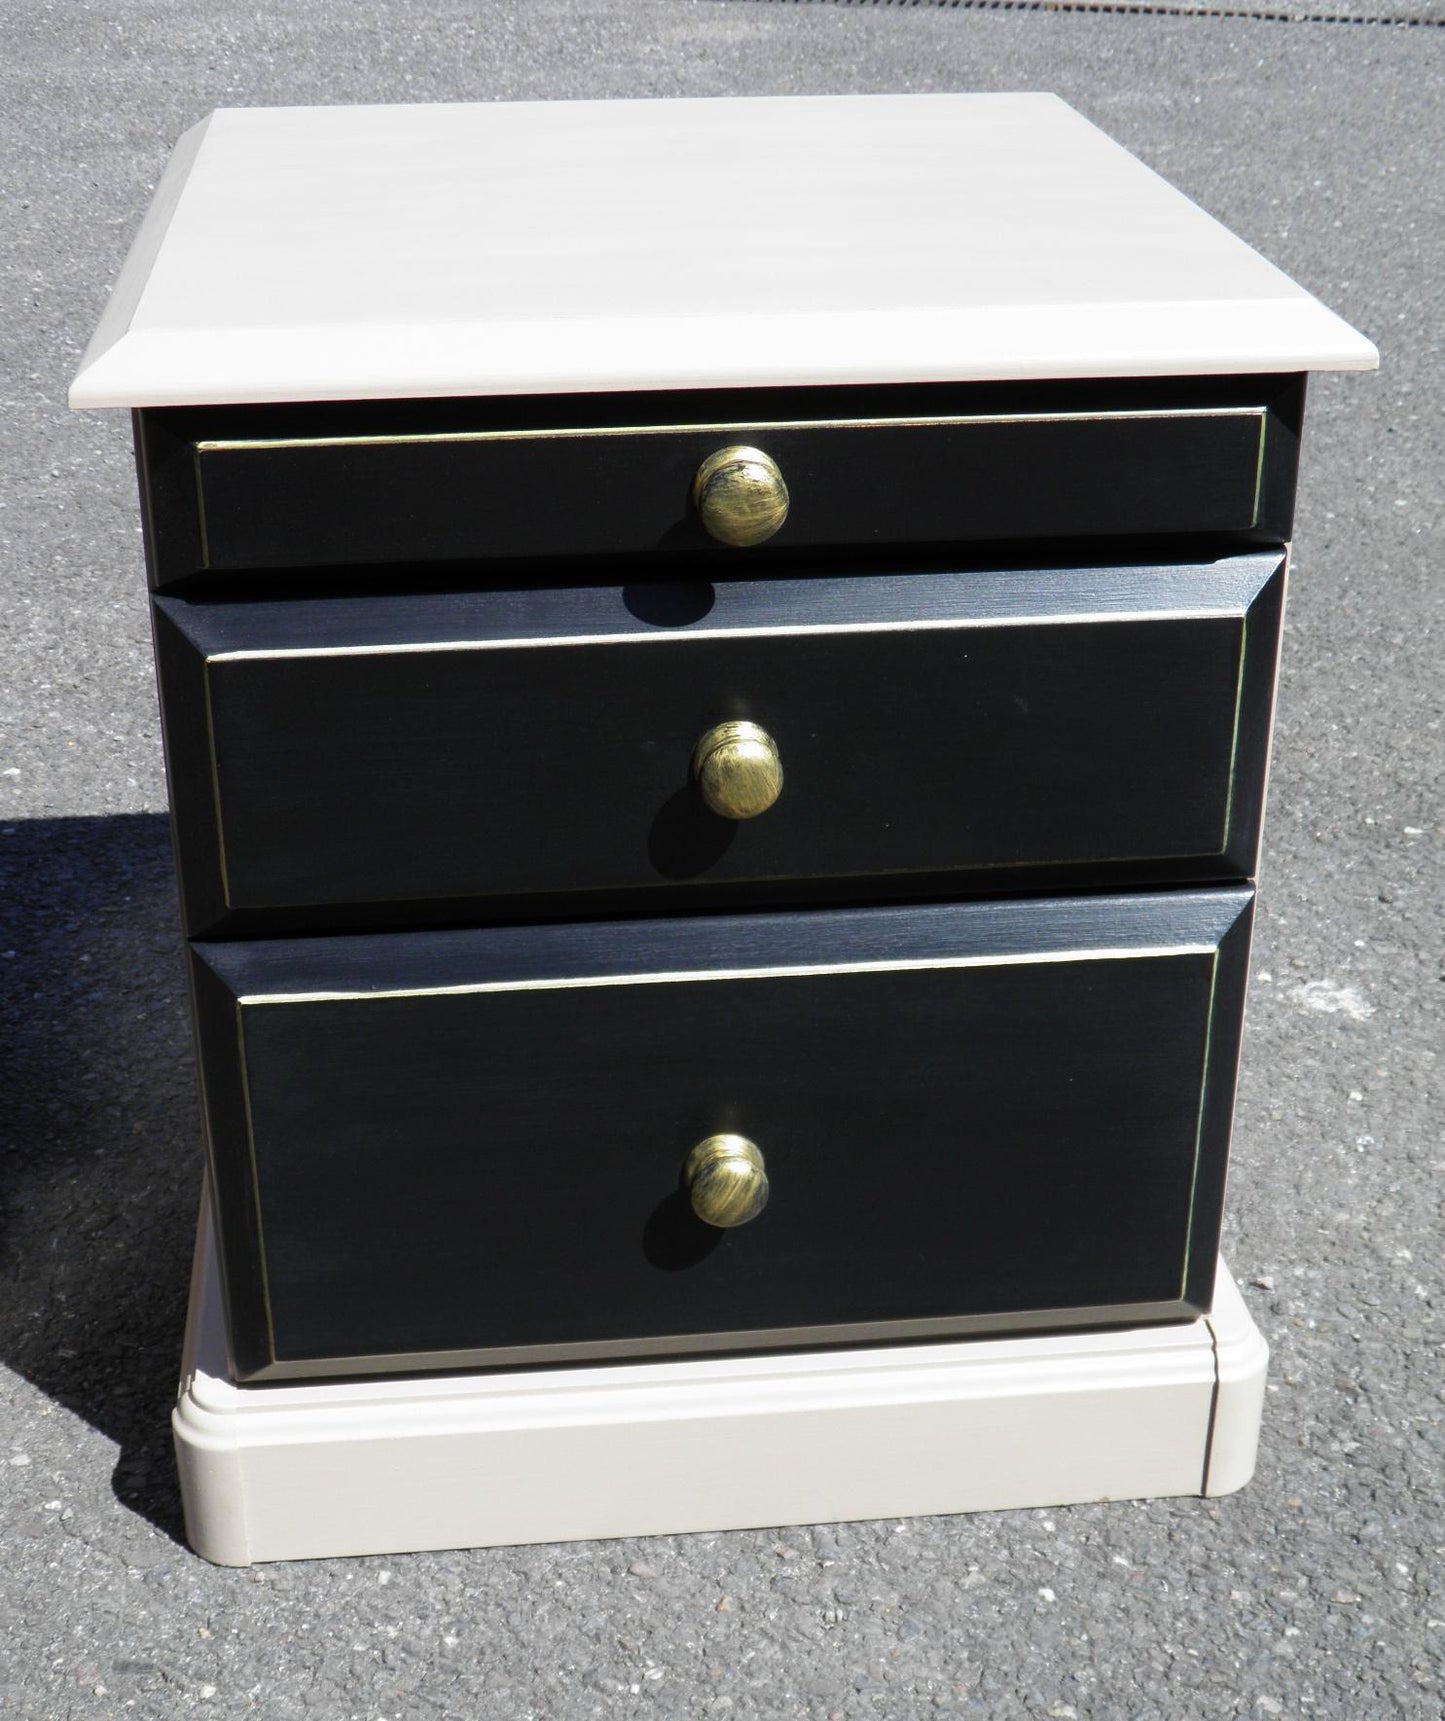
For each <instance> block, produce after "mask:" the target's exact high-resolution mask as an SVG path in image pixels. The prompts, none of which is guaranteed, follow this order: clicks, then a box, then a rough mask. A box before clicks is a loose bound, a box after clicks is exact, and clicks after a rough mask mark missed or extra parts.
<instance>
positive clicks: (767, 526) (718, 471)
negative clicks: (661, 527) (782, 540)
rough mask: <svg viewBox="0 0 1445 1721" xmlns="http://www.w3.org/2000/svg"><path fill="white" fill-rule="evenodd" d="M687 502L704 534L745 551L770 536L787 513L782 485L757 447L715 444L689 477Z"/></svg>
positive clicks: (773, 463) (774, 465)
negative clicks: (697, 517)
mask: <svg viewBox="0 0 1445 1721" xmlns="http://www.w3.org/2000/svg"><path fill="white" fill-rule="evenodd" d="M692 500H693V505H694V507H695V508H696V509H697V511H698V514H699V515H700V516H701V518H702V523H703V526H704V527H705V528H706V530H707V532H708V534H709V536H711V537H714V538H716V539H717V541H718V542H719V543H720V544H732V545H734V546H735V547H736V548H738V549H746V548H747V546H748V545H749V544H761V543H762V542H763V541H764V540H765V539H767V538H771V537H772V535H773V533H774V532H776V531H777V530H778V528H779V527H780V526H781V525H782V523H783V521H784V520H786V519H787V517H788V487H787V485H786V484H784V482H783V475H782V473H781V472H779V470H778V466H777V462H776V461H775V460H772V459H770V458H769V457H768V456H767V455H766V454H764V453H763V451H762V449H761V448H741V447H738V448H720V449H718V451H717V453H716V454H709V455H708V457H707V459H706V460H704V461H703V463H702V465H701V466H699V467H698V469H697V476H696V478H694V479H693V481H692Z"/></svg>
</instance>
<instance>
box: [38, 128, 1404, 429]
mask: <svg viewBox="0 0 1445 1721" xmlns="http://www.w3.org/2000/svg"><path fill="white" fill-rule="evenodd" d="M1377 362H1378V361H1377V356H1376V353H1375V350H1374V348H1373V347H1372V346H1371V345H1370V343H1369V342H1368V341H1367V340H1366V339H1365V338H1364V337H1363V336H1361V335H1359V334H1356V333H1355V332H1354V331H1353V330H1352V329H1351V328H1349V327H1348V325H1347V324H1345V323H1343V322H1342V321H1341V320H1340V319H1339V318H1338V317H1336V316H1335V315H1334V314H1333V313H1332V312H1330V311H1328V310H1326V309H1325V307H1324V306H1323V305H1321V304H1320V303H1319V301H1318V300H1316V299H1314V298H1312V297H1311V296H1310V295H1309V294H1308V293H1306V292H1305V291H1304V290H1303V289H1302V288H1300V287H1297V286H1295V285H1294V283H1293V282H1291V281H1290V280H1289V279H1288V278H1287V277H1286V276H1284V275H1282V274H1281V273H1280V272H1279V271H1278V270H1277V269H1275V268H1274V267H1273V266H1272V265H1271V264H1269V263H1267V262H1265V261H1264V259H1263V258H1262V257H1260V256H1259V255H1258V254H1257V253H1256V252H1254V251H1252V250H1251V249H1250V248H1249V247H1248V246H1247V245H1245V244H1244V243H1243V242H1242V241H1240V240H1238V239H1236V238H1234V237H1233V236H1232V235H1231V234H1230V233H1229V232H1228V231H1227V230H1226V229H1225V228H1223V227H1221V226H1220V225H1219V224H1218V222H1216V221H1214V220H1213V219H1212V218H1211V217H1210V216H1208V215H1206V214H1204V212H1203V211H1202V210H1200V209H1199V208H1197V207H1196V206H1195V205H1194V204H1193V203H1191V202H1190V201H1189V200H1188V199H1187V198H1186V197H1184V196H1182V195H1181V194H1180V193H1179V192H1177V191H1175V190H1173V189H1172V188H1171V187H1170V186H1168V185H1166V184H1165V182H1164V181H1163V180H1161V179H1159V178H1158V177H1157V176H1156V175H1155V174H1153V173H1152V172H1150V170H1149V169H1148V168H1146V167H1144V166H1143V165H1142V164H1141V163H1140V162H1138V161H1136V160H1135V159H1134V158H1133V157H1132V156H1131V155H1129V154H1128V153H1127V151H1125V150H1124V149H1122V148H1121V147H1120V146H1119V145H1117V144H1115V143H1113V142H1111V141H1110V139H1109V138H1107V137H1106V136H1105V135H1104V134H1103V133H1102V132H1100V131H1098V130H1097V129H1096V128H1095V127H1094V126H1092V125H1090V124H1089V123H1088V121H1086V120H1084V119H1083V118H1082V117H1081V116H1080V115H1078V114H1076V113H1075V112H1074V111H1073V110H1072V109H1071V108H1069V107H1067V106H1065V104H1064V103H1063V102H1061V101H1059V100H1058V99H1057V97H1054V96H1049V95H975V96H953V95H926V96H812V97H783V98H766V97H764V98H758V97H740V98H732V97H729V98H724V99H701V100H686V101H627V102H520V103H487V104H471V105H458V106H415V107H369V108H368V107H333V108H275V109H241V108H223V109H221V110H220V111H218V112H216V113H214V114H212V115H211V117H210V118H209V119H207V120H205V121H203V122H202V123H201V124H200V125H198V126H196V127H194V128H193V129H192V130H191V131H189V132H187V133H186V135H185V136H184V137H183V138H182V139H181V141H180V143H179V144H178V146H177V148H176V151H175V154H174V156H173V157H172V159H171V163H170V165H169V167H168V168H167V170H166V173H165V176H164V178H163V179H162V181H161V184H160V186H159V187H158V189H157V192H156V196H155V201H154V204H153V206H152V208H151V211H150V214H149V215H148V216H147V218H146V221H145V223H144V225H143V226H142V228H141V231H140V233H139V235H138V236H137V238H136V241H135V244H134V246H133V247H132V249H131V253H130V256H129V258H128V259H127V261H126V264H125V267H124V269H123V270H122V272H121V276H120V279H119V281H118V283H117V285H116V288H115V291H114V293H113V295H112V297H111V301H110V304H109V306H108V308H107V310H106V312H105V315H104V317H103V318H102V320H101V323H100V327H99V328H98V329H97V331H96V334H95V337H94V339H93V340H92V342H91V344H90V347H89V349H88V351H87V352H86V354H85V358H84V360H83V361H82V363H81V367H80V374H79V375H78V376H77V378H76V380H75V383H74V386H73V387H72V389H71V394H70V399H71V404H72V405H73V406H77V407H92V406H167V405H188V404H202V403H208V402H212V403H213V402H221V401H280V400H323V399H325V400H361V399H387V398H398V397H415V396H422V395H471V394H510V393H555V392H567V391H573V390H576V391H594V390H608V389H619V390H621V389H659V388H712V387H727V386H745V387H752V386H762V385H773V384H790V383H800V384H814V383H845V382H909V381H911V382H927V381H970V380H1004V379H1014V378H1025V377H1043V378H1047V377H1115V376H1163V375H1180V374H1197V375H1210V374H1213V375H1218V374H1224V373H1230V372H1242V371H1274V370H1279V371H1300V370H1367V369H1371V368H1373V366H1374V365H1375V364H1376V363H1377Z"/></svg>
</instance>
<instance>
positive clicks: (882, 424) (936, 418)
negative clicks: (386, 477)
mask: <svg viewBox="0 0 1445 1721" xmlns="http://www.w3.org/2000/svg"><path fill="white" fill-rule="evenodd" d="M1268 413H1269V409H1268V407H1264V406H1184V407H1177V408H1169V407H1140V408H1124V407H1121V408H1117V409H1114V410H1110V411H1102V412H976V413H938V414H921V415H917V416H913V417H907V416H904V417H890V416H887V415H884V416H881V417H865V418H778V419H749V420H731V421H723V422H719V423H711V422H704V423H700V424H692V423H682V424H617V425H601V426H598V425H557V426H554V427H551V428H548V429H541V430H442V431H410V432H399V433H396V434H392V435H378V436H275V437H238V438H220V437H218V438H211V439H202V440H198V441H197V442H195V443H193V444H192V446H193V448H194V450H195V454H196V457H197V460H198V461H199V458H200V456H201V455H203V454H245V453H250V452H261V451H270V452H274V451H277V450H280V449H285V448H295V449H306V448H404V447H418V446H426V445H429V444H433V443H473V442H476V443H486V442H559V441H585V440H588V439H595V438H601V437H611V436H692V435H697V436H733V435H743V434H747V433H749V432H754V431H760V430H949V429H952V428H954V427H955V426H958V427H962V426H964V425H985V424H1106V423H1114V422H1117V421H1120V420H1124V419H1150V418H1166V419H1174V418H1257V419H1258V420H1259V421H1260V445H1261V448H1263V442H1264V436H1263V431H1264V421H1265V419H1266V418H1267V417H1268Z"/></svg>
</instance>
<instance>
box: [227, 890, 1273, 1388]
mask: <svg viewBox="0 0 1445 1721" xmlns="http://www.w3.org/2000/svg"><path fill="white" fill-rule="evenodd" d="M1251 901H1252V898H1251V893H1250V892H1249V891H1248V890H1247V889H1244V888H1233V889H1227V890H1219V891H1212V892H1191V893H1178V894H1171V895H1160V896H1133V897H1100V898H1093V899H1087V900H1082V899H1081V900H1077V901H1069V900H1050V901H1033V902H1029V903H1022V904H1010V905H1005V904H971V905H964V906H957V905H949V906H934V907H924V908H918V907H907V908H894V909H876V910H872V911H867V912H863V911H847V910H839V911H834V912H832V913H815V914H796V915H794V914H787V915H771V916H764V917H760V918H757V919H750V918H748V917H727V916H721V917H709V918H707V919H703V920H695V921H690V920H671V921H650V922H630V923H611V924H610V925H601V926H596V925H594V926H591V927H568V926H556V927H544V928H528V929H522V928H502V929H492V930H490V931H477V932H466V933H424V934H413V935H397V936H392V937H389V938H373V937H363V938H338V939H324V940H322V939H314V940H294V941H282V942H269V943H258V944H231V945H209V946H207V945H202V946H199V947H197V949H196V963H195V971H196V995H197V1005H198V1016H199V1027H200V1045H201V1051H202V1057H203V1066H204V1073H205V1091H206V1097H207V1105H208V1111H209V1133H210V1140H211V1146H212V1154H213V1179H214V1187H215V1190H216V1192H217V1197H218V1207H219V1218H220V1229H221V1235H222V1238H223V1243H224V1253H225V1270H226V1275H227V1284H228V1293H229V1299H230V1311H231V1318H232V1323H233V1329H234V1340H235V1347H236V1359H237V1363H238V1366H239V1368H240V1369H241V1371H242V1373H243V1374H245V1375H248V1376H252V1375H266V1374H292V1375H304V1374H308V1373H325V1372H337V1371H341V1370H347V1371H367V1370H373V1369H405V1368H421V1367H436V1366H452V1365H457V1366H461V1365H463V1364H482V1365H486V1364H491V1363H508V1364H516V1363H519V1362H527V1361H566V1360H577V1359H582V1358H586V1357H601V1356H629V1355H633V1356H637V1355H646V1354H657V1353H659V1352H661V1353H680V1352H686V1351H690V1350H693V1351H696V1350H718V1349H733V1348H753V1347H756V1346H759V1345H784V1344H805V1343H806V1344H816V1343H828V1342H834V1341H843V1340H848V1339H853V1340H856V1339H859V1338H872V1339H877V1340H886V1339H898V1338H907V1337H924V1336H932V1337H941V1336H947V1335H950V1334H953V1335H957V1334H964V1333H969V1332H977V1331H1007V1330H1011V1329H1018V1330H1028V1329H1030V1328H1035V1329H1037V1328H1039V1327H1067V1326H1071V1325H1085V1324H1099V1323H1108V1322H1113V1321H1119V1320H1124V1319H1128V1320H1131V1321H1133V1320H1141V1319H1167V1318H1184V1317H1188V1316H1191V1315H1192V1314H1194V1313H1197V1312H1198V1311H1199V1310H1200V1309H1202V1308H1207V1306H1208V1299H1209V1296H1210V1294H1211V1287H1212V1283H1213V1265H1214V1256H1215V1251H1216V1248H1217V1242H1218V1229H1219V1204H1220V1197H1221V1192H1222V1186H1223V1178H1224V1169H1225V1159H1226V1154H1227V1144H1228V1132H1229V1116H1230V1105H1231V1099H1232V1090H1233V1082H1234V1061H1235V1055H1236V1047H1237V1044H1238V1028H1239V1021H1240V1011H1241V1003H1242V994H1243V987H1244V979H1245V966H1246V959H1247V945H1248V923H1249V914H1250V906H1251ZM720 1130H730V1131H737V1132H740V1133H743V1134H745V1135H747V1136H749V1137H750V1138H751V1139H753V1140H754V1141H755V1142H756V1143H757V1144H758V1145H759V1146H760V1147H761V1149H762V1151H763V1153H764V1155H765V1157H766V1161H767V1167H768V1172H769V1176H770V1180H771V1185H772V1194H771V1199H770V1201H769V1203H768V1205H767V1207H766V1208H765V1210H764V1211H763V1212H762V1214H761V1215H760V1216H759V1217H758V1218H756V1219H754V1220H753V1221H752V1222H751V1223H748V1224H746V1225H743V1226H741V1227H739V1228H738V1229H736V1230H732V1231H727V1232H723V1231H718V1230H715V1229H713V1228H712V1227H709V1226H705V1225H703V1224H702V1223H701V1221H699V1220H697V1219H696V1218H695V1217H694V1216H693V1214H692V1211H691V1208H690V1205H689V1203H688V1201H687V1198H686V1196H685V1195H684V1194H683V1193H682V1191H681V1186H680V1173H681V1169H682V1166H683V1163H684V1160H685V1158H686V1155H687V1153H688V1151H689V1149H690V1147H691V1146H692V1145H693V1144H694V1143H695V1142H696V1141H698V1140H700V1139H702V1138H704V1137H706V1136H708V1135H711V1134H713V1133H714V1132H717V1131H720ZM257 1202H259V1210H258V1209H257V1205H256V1204H257ZM262 1239H264V1243H263V1242H262Z"/></svg>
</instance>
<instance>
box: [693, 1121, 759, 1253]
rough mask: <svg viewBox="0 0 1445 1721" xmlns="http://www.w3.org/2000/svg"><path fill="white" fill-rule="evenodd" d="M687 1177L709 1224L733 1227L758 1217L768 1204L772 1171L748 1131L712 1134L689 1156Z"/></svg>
mask: <svg viewBox="0 0 1445 1721" xmlns="http://www.w3.org/2000/svg"><path fill="white" fill-rule="evenodd" d="M682 1176H683V1181H684V1182H685V1183H686V1184H687V1193H688V1195H689V1197H690V1198H691V1201H692V1210H693V1212H694V1213H696V1214H697V1216H698V1218H699V1219H701V1220H702V1221H703V1223H704V1224H705V1225H716V1226H718V1227H719V1228H720V1229H722V1230H729V1229H731V1227H732V1226H734V1225H746V1224H747V1222H748V1220H749V1219H756V1218H757V1216H758V1215H759V1213H761V1212H762V1210H763V1209H764V1208H765V1207H766V1206H767V1204H768V1174H767V1172H766V1171H765V1170H764V1169H763V1156H762V1154H761V1153H759V1151H758V1148H757V1144H756V1143H755V1142H751V1141H749V1140H748V1138H747V1137H746V1136H745V1135H710V1136H709V1137H708V1138H707V1140H706V1141H700V1142H699V1143H698V1144H697V1146H696V1147H695V1148H693V1150H692V1152H691V1153H690V1154H688V1156H687V1164H686V1165H685V1166H684V1167H683V1168H682Z"/></svg>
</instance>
